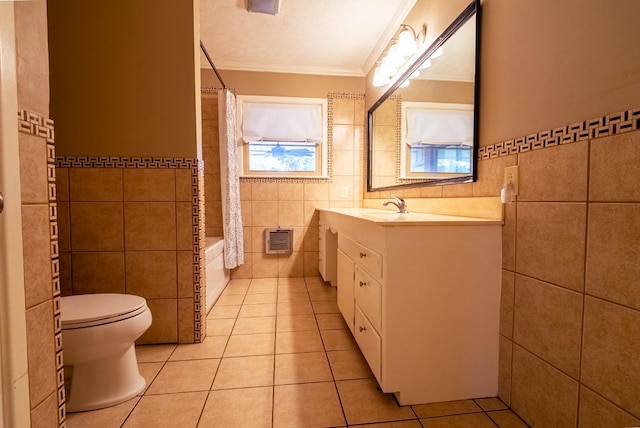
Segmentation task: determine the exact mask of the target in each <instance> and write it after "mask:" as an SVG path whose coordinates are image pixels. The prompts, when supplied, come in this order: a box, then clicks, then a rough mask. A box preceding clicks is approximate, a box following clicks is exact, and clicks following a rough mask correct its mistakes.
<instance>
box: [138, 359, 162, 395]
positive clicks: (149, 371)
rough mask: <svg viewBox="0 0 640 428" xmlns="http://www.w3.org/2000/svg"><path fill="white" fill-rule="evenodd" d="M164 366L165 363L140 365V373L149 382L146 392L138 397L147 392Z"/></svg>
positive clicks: (142, 393) (143, 392)
mask: <svg viewBox="0 0 640 428" xmlns="http://www.w3.org/2000/svg"><path fill="white" fill-rule="evenodd" d="M163 365H164V363H138V371H139V372H140V375H141V376H142V377H143V378H144V380H145V381H146V382H147V386H145V388H144V391H142V392H141V393H140V394H138V395H144V394H145V393H146V392H147V390H148V389H149V386H151V383H153V380H154V379H155V378H156V376H158V373H160V369H162V366H163Z"/></svg>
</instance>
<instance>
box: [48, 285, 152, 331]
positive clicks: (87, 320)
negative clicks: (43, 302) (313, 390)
mask: <svg viewBox="0 0 640 428" xmlns="http://www.w3.org/2000/svg"><path fill="white" fill-rule="evenodd" d="M146 309H147V303H146V300H145V299H144V298H142V297H140V296H134V295H133V294H108V293H102V294H78V295H75V296H65V297H61V298H60V320H61V322H62V328H78V327H88V326H95V325H100V324H107V323H111V322H115V321H119V320H121V319H126V318H130V317H132V316H135V315H137V314H139V313H141V312H144V311H145V310H146Z"/></svg>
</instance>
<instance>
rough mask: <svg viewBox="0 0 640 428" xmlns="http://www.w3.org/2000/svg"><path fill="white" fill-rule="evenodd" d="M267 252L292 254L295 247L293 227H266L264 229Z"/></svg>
mask: <svg viewBox="0 0 640 428" xmlns="http://www.w3.org/2000/svg"><path fill="white" fill-rule="evenodd" d="M264 234H265V236H264V241H265V246H266V248H265V252H266V253H267V254H290V253H291V251H292V247H293V229H266V230H265V231H264Z"/></svg>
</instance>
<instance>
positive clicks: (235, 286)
mask: <svg viewBox="0 0 640 428" xmlns="http://www.w3.org/2000/svg"><path fill="white" fill-rule="evenodd" d="M233 281H234V280H233V279H232V280H231V281H230V282H229V283H228V284H227V286H226V287H225V288H224V291H223V292H222V293H221V294H220V295H221V296H237V295H242V296H244V295H245V294H247V290H249V283H248V282H247V283H246V284H245V283H234V282H233Z"/></svg>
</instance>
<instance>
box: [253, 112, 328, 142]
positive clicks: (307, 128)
mask: <svg viewBox="0 0 640 428" xmlns="http://www.w3.org/2000/svg"><path fill="white" fill-rule="evenodd" d="M322 111H323V106H322V105H321V104H278V103H257V102H245V103H243V106H242V139H243V140H244V141H245V142H250V141H252V142H255V141H307V142H313V143H316V144H319V143H321V142H322V140H323V132H322V130H323V128H322V127H323V120H322Z"/></svg>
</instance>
